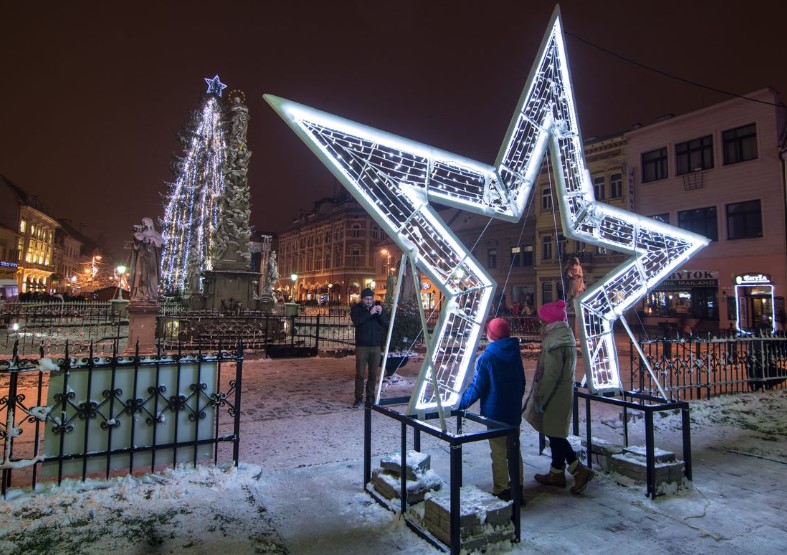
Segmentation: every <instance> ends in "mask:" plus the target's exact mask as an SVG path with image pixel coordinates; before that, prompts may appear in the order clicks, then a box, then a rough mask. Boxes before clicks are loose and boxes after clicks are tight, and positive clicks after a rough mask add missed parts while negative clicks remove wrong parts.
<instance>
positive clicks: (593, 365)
mask: <svg viewBox="0 0 787 555" xmlns="http://www.w3.org/2000/svg"><path fill="white" fill-rule="evenodd" d="M559 15H560V14H559V11H558V10H557V9H556V10H555V13H554V15H553V18H552V21H551V24H550V27H549V29H548V31H547V33H546V34H545V36H544V40H543V41H542V44H541V49H540V51H539V55H538V58H537V60H536V63H535V66H534V69H533V71H532V72H531V77H530V79H529V81H528V83H527V85H526V86H525V89H524V91H523V93H522V96H521V98H520V101H519V104H518V106H517V109H516V111H515V113H514V116H513V118H512V120H511V124H510V125H509V129H508V133H507V135H506V137H505V139H504V141H503V144H502V147H501V149H500V153H499V155H498V159H497V161H496V162H495V165H494V166H487V165H484V164H482V163H480V162H476V161H474V160H469V159H467V158H463V157H460V156H456V155H454V154H451V153H448V152H445V151H441V150H438V149H435V148H432V147H430V146H428V145H424V144H421V143H417V142H414V141H410V140H407V139H404V138H401V137H397V136H395V135H391V134H388V133H385V132H383V131H380V130H377V129H374V128H371V127H367V126H364V125H361V124H358V123H355V122H352V121H349V120H346V119H343V118H339V117H337V116H333V115H331V114H327V113H324V112H320V111H318V110H314V109H312V108H308V107H306V106H303V105H300V104H296V103H294V102H290V101H287V100H284V99H281V98H277V97H274V96H271V95H265V99H266V100H267V101H268V102H269V103H270V104H271V106H272V107H273V108H274V109H275V110H276V111H277V112H278V113H279V115H281V116H282V118H283V119H284V120H285V121H286V122H287V123H288V124H289V125H290V126H291V127H292V129H293V130H294V131H295V132H296V133H297V134H298V135H299V136H300V137H301V139H303V140H304V142H305V143H306V144H307V145H308V146H309V147H310V148H311V149H312V151H313V152H314V153H315V154H316V155H317V156H318V157H319V158H320V159H321V160H322V161H323V162H324V163H325V164H326V166H328V168H330V169H331V171H332V172H333V173H334V175H336V177H337V178H338V179H339V180H340V181H341V182H342V183H343V184H344V185H345V187H347V189H348V190H349V191H350V192H351V193H352V194H353V196H354V197H355V198H356V199H357V200H358V202H359V203H361V205H363V206H364V207H365V208H366V209H367V210H368V211H369V213H370V214H371V215H372V217H373V218H374V219H375V221H377V222H378V223H379V224H380V226H381V227H382V228H383V229H384V230H385V231H386V233H387V234H388V235H389V236H390V237H391V239H392V240H393V241H394V242H396V244H397V245H399V247H400V248H401V249H402V250H403V252H406V253H409V256H411V257H413V259H414V261H415V263H416V265H417V267H418V269H419V270H420V271H422V272H423V273H424V274H426V275H427V276H428V277H429V278H430V279H431V281H432V282H433V283H434V285H435V286H436V287H438V288H439V289H440V291H441V293H442V294H443V295H444V297H445V301H446V302H445V303H444V305H443V306H444V309H443V310H442V312H441V314H440V319H439V321H438V323H437V326H436V329H435V333H434V334H433V335H432V338H431V340H430V343H429V344H428V345H427V349H428V351H427V352H428V353H430V356H429V357H427V360H425V361H424V364H423V366H422V368H421V373H420V375H419V378H418V382H417V383H416V389H415V392H414V393H413V396H412V398H411V401H410V406H409V408H408V413H410V414H413V413H422V412H424V411H427V410H433V409H435V408H438V407H440V406H443V407H447V406H454V405H456V403H457V402H458V401H459V395H460V393H461V392H462V390H463V389H464V387H465V385H466V382H467V381H468V380H469V377H470V376H469V371H468V370H469V366H470V363H471V361H472V359H473V355H474V353H475V350H476V347H477V345H478V340H479V338H480V335H481V331H482V330H481V327H482V325H483V323H484V321H485V319H486V315H487V313H488V310H489V305H490V300H491V298H492V296H493V294H494V290H495V284H494V282H493V281H492V279H491V277H490V276H489V275H488V274H487V272H486V271H485V270H484V269H483V267H482V266H481V265H480V264H479V263H478V262H477V261H476V260H475V259H474V258H473V257H472V256H471V254H470V252H469V251H468V249H467V248H465V246H464V245H462V244H461V243H460V241H459V240H458V239H456V237H455V236H454V234H453V233H452V231H451V230H450V229H449V227H448V225H447V224H446V223H445V222H444V221H443V220H442V219H441V218H440V216H439V215H438V214H437V213H436V212H435V210H434V209H433V208H432V207H431V205H430V204H429V201H436V202H439V203H441V204H446V205H449V206H454V207H457V208H459V209H462V210H467V211H471V212H476V213H479V214H485V215H488V216H491V217H495V218H500V219H504V220H508V221H512V222H516V221H519V220H520V219H521V217H522V215H523V213H524V211H525V209H526V205H527V200H528V198H529V197H530V195H531V193H532V189H533V186H534V184H535V183H536V179H537V177H538V174H539V171H540V168H541V162H542V159H543V157H544V155H545V154H546V151H547V148H549V151H550V155H551V158H552V166H553V169H554V172H555V181H556V195H557V198H558V201H559V202H560V215H561V221H562V224H563V229H564V231H565V234H566V235H567V236H569V237H572V238H575V239H578V240H581V241H585V242H586V243H588V244H593V245H599V246H603V247H606V248H610V249H613V250H618V251H622V252H626V253H629V254H631V255H632V258H631V259H630V260H629V261H627V262H625V263H623V264H621V265H620V266H618V267H617V268H616V269H615V270H613V272H612V273H610V274H609V275H607V276H605V277H604V278H603V279H601V280H599V281H598V282H597V283H596V284H594V285H593V286H591V287H589V288H588V289H587V290H586V291H585V292H584V293H583V294H582V295H581V296H580V297H579V298H578V299H577V300H576V301H575V308H576V312H577V315H578V318H579V319H580V322H581V325H580V329H579V335H580V339H581V342H582V345H583V350H584V354H585V356H584V361H585V370H586V372H585V374H586V378H587V382H588V387H589V389H590V390H591V391H592V392H604V391H618V390H620V373H619V369H618V362H617V353H616V351H615V342H614V337H613V335H612V325H613V324H614V321H615V320H616V319H617V318H618V317H619V316H620V315H621V314H622V313H623V312H624V311H625V310H627V309H628V308H630V307H631V306H633V305H634V303H636V302H637V301H638V300H639V299H640V298H642V297H643V296H644V295H645V293H646V291H647V290H648V289H649V288H652V287H653V286H654V285H655V284H656V283H658V282H659V281H661V280H662V279H664V278H665V277H666V276H667V275H668V274H669V273H671V272H672V271H674V270H675V269H676V268H677V267H678V266H680V265H681V264H683V263H684V262H685V261H686V260H687V259H688V258H689V257H690V256H692V255H693V254H694V253H695V252H696V251H697V250H699V249H700V248H702V247H703V246H705V245H706V244H707V243H708V240H707V239H706V238H705V237H702V236H699V235H696V234H694V233H690V232H687V231H684V230H681V229H679V228H675V227H672V226H670V225H667V224H664V223H662V222H658V221H656V220H653V219H651V218H646V217H643V216H638V215H636V214H633V213H631V212H627V211H624V210H621V209H618V208H615V207H612V206H610V205H607V204H603V203H599V202H596V200H595V197H594V194H593V187H592V183H591V180H590V174H589V172H588V170H587V165H586V163H585V158H584V150H583V148H582V141H581V139H580V137H581V135H580V133H579V125H578V119H577V115H576V110H575V106H574V97H573V93H572V90H571V81H570V78H569V74H568V67H567V64H566V55H565V48H564V44H563V36H562V31H561V22H560V16H559ZM433 374H434V376H435V377H436V378H437V379H436V383H437V390H435V388H434V386H433V381H432V375H433Z"/></svg>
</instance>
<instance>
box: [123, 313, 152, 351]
mask: <svg viewBox="0 0 787 555" xmlns="http://www.w3.org/2000/svg"><path fill="white" fill-rule="evenodd" d="M126 311H127V312H128V345H127V346H126V350H125V351H124V353H123V354H126V355H133V354H134V353H135V352H136V347H137V342H139V352H140V354H153V353H155V352H156V316H157V315H158V303H147V302H137V301H131V302H130V303H129V304H128V306H127V307H126Z"/></svg>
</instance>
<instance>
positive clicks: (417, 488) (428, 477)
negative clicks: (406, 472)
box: [372, 468, 442, 505]
mask: <svg viewBox="0 0 787 555" xmlns="http://www.w3.org/2000/svg"><path fill="white" fill-rule="evenodd" d="M372 485H373V486H374V489H375V490H377V493H379V494H380V495H382V496H383V497H385V498H386V499H399V494H400V491H401V484H400V477H399V476H398V475H397V474H393V473H391V472H388V471H386V470H383V469H380V468H377V469H375V470H373V471H372ZM405 487H406V488H407V504H408V505H413V504H415V503H420V502H421V501H423V500H424V498H425V497H426V493H427V492H429V491H433V490H439V489H440V488H441V487H442V480H440V478H439V477H437V475H436V474H434V473H433V472H431V471H427V472H425V473H424V474H423V475H422V476H421V477H420V479H418V480H407V483H406V486H405Z"/></svg>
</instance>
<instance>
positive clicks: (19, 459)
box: [0, 346, 243, 495]
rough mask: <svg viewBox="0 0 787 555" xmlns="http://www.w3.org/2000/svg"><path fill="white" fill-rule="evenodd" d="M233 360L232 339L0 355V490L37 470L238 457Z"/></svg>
mask: <svg viewBox="0 0 787 555" xmlns="http://www.w3.org/2000/svg"><path fill="white" fill-rule="evenodd" d="M66 352H67V351H66ZM91 355H92V353H91ZM242 366H243V351H242V348H241V346H238V347H237V350H235V351H233V352H231V353H227V352H223V351H222V352H216V353H211V354H207V353H202V352H196V353H189V354H186V353H184V352H180V353H178V354H176V355H164V356H144V355H139V354H136V355H135V356H128V357H124V356H117V355H114V356H111V357H99V356H88V357H70V356H68V355H66V356H65V357H64V358H61V359H56V360H52V359H46V358H45V359H42V360H27V359H20V358H17V357H15V358H12V359H10V360H4V361H0V446H1V447H2V453H0V470H2V493H3V495H5V494H6V491H7V489H8V488H10V487H30V486H32V487H35V484H36V483H37V482H38V481H40V480H56V481H57V483H58V484H59V483H60V482H61V481H62V480H63V478H65V477H80V478H81V479H83V480H84V479H86V478H87V477H94V476H96V477H98V476H103V477H109V476H110V475H114V474H118V473H132V472H139V471H155V470H158V469H160V468H162V467H163V466H167V465H173V466H174V465H177V464H182V463H191V464H195V465H196V464H198V463H201V462H212V463H213V464H216V463H217V462H218V461H219V458H220V457H221V458H222V460H226V459H230V460H232V461H234V462H235V464H237V463H238V452H239V445H240V404H241V376H242Z"/></svg>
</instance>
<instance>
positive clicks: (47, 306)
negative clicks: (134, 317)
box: [0, 301, 128, 356]
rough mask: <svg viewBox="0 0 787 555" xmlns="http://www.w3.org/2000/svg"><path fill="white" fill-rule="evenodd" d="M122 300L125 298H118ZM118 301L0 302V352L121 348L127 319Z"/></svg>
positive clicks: (124, 341) (78, 351) (118, 349)
mask: <svg viewBox="0 0 787 555" xmlns="http://www.w3.org/2000/svg"><path fill="white" fill-rule="evenodd" d="M121 303H125V301H121ZM122 306H123V305H122V304H117V303H113V302H112V301H107V302H83V301H80V302H68V303H65V302H61V301H53V302H20V303H16V302H14V303H4V304H2V305H0V355H6V356H11V355H13V354H14V353H16V354H17V355H20V356H31V355H34V354H36V353H40V352H41V351H43V352H45V353H58V354H62V353H64V352H65V346H66V343H68V345H69V346H70V351H71V353H72V354H73V353H87V351H88V350H89V348H90V347H91V346H92V348H93V349H94V351H95V352H106V353H111V352H113V351H114V352H122V351H123V350H124V349H125V348H126V341H127V339H128V319H127V317H126V315H125V310H124V309H123V308H122Z"/></svg>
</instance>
